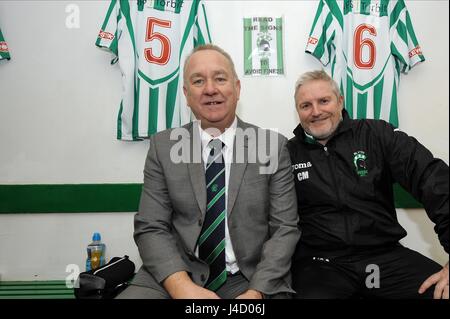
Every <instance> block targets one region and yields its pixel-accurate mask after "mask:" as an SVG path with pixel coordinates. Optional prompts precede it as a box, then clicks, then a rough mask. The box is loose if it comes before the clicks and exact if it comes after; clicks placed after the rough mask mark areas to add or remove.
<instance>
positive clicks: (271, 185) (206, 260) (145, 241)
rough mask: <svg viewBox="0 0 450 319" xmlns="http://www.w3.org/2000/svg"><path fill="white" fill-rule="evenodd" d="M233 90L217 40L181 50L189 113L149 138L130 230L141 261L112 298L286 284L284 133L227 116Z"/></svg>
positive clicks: (292, 198)
mask: <svg viewBox="0 0 450 319" xmlns="http://www.w3.org/2000/svg"><path fill="white" fill-rule="evenodd" d="M240 89H241V87H240V81H239V79H238V77H237V74H236V71H235V68H234V64H233V61H232V60H231V58H230V56H229V55H228V54H227V53H226V52H225V51H223V50H222V49H221V48H219V47H217V46H215V45H211V44H208V45H205V46H200V47H197V48H196V49H195V50H194V51H193V53H192V54H191V55H190V56H189V57H188V58H187V60H186V63H185V67H184V94H185V96H186V99H187V102H188V105H189V107H190V108H191V110H192V112H193V113H194V115H195V116H196V118H197V121H195V122H193V123H190V124H187V125H185V126H184V127H182V128H178V129H170V130H166V131H163V132H160V133H158V134H155V135H153V136H152V137H151V138H150V149H149V152H148V156H147V159H146V163H145V169H144V187H143V191H142V195H141V202H140V207H139V212H138V213H137V214H136V216H135V232H134V238H135V241H136V244H137V246H138V248H139V253H140V256H141V258H142V261H143V266H142V267H141V269H140V270H139V271H138V273H137V274H136V276H135V278H134V280H133V282H132V285H130V287H128V288H127V289H126V290H125V291H124V292H122V293H121V294H120V295H119V296H118V298H187V299H191V298H227V299H231V298H248V299H253V298H254V299H258V298H263V297H267V298H278V297H284V296H289V294H290V293H293V292H294V291H293V290H292V288H291V278H290V265H291V257H292V254H293V252H294V249H295V246H296V244H297V241H298V239H299V237H300V231H299V229H298V214H297V204H296V202H297V201H296V195H295V189H294V181H293V176H292V171H291V162H290V158H289V153H288V151H287V148H286V142H287V140H286V138H285V137H283V136H282V135H280V134H277V133H275V132H272V131H268V130H263V129H261V128H258V127H256V126H254V125H250V124H248V123H245V122H243V121H241V120H240V119H239V118H237V116H236V106H237V102H238V100H239V95H240ZM210 172H213V173H210ZM211 216H214V217H211ZM208 249H209V250H208Z"/></svg>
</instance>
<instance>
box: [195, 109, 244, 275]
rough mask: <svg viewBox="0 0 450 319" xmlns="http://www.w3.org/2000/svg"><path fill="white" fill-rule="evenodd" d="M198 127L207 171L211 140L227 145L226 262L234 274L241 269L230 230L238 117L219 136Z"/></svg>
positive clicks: (224, 151) (224, 152)
mask: <svg viewBox="0 0 450 319" xmlns="http://www.w3.org/2000/svg"><path fill="white" fill-rule="evenodd" d="M198 127H199V130H200V138H201V141H202V159H203V163H204V168H205V171H206V163H207V162H208V156H209V153H210V152H211V147H210V146H209V142H211V140H213V139H219V140H221V141H222V142H223V143H224V145H225V146H224V147H223V148H222V155H223V160H224V162H225V208H226V209H227V214H226V215H225V263H226V270H227V272H231V273H232V274H234V273H236V272H238V271H239V267H238V265H237V261H236V256H235V254H234V251H233V246H232V244H231V239H230V233H229V230H228V183H229V180H230V169H231V162H232V161H233V146H234V137H235V135H236V128H237V118H236V117H235V118H234V121H233V124H231V126H230V127H229V128H227V129H226V130H225V132H223V133H222V134H221V135H219V136H217V137H212V136H211V135H209V134H208V133H207V132H206V131H204V130H203V129H202V128H201V126H200V123H199V125H198ZM195 253H196V255H197V256H198V247H197V248H196V250H195Z"/></svg>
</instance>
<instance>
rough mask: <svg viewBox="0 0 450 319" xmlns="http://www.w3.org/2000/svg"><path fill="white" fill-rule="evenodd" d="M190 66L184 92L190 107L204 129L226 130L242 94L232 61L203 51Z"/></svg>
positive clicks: (191, 58) (190, 61) (218, 54)
mask: <svg viewBox="0 0 450 319" xmlns="http://www.w3.org/2000/svg"><path fill="white" fill-rule="evenodd" d="M187 63H188V64H187V65H186V71H185V74H184V77H185V82H184V86H183V91H184V95H185V96H186V100H187V104H188V106H189V107H190V108H191V110H192V112H193V113H194V115H195V117H196V118H197V119H198V120H200V121H201V126H202V128H203V129H207V128H210V127H213V128H217V129H219V130H220V131H221V132H223V131H225V129H226V128H228V127H230V126H231V124H232V123H233V121H234V118H235V116H236V107H237V102H238V100H239V95H240V92H241V83H240V81H239V80H238V79H237V78H236V76H235V75H234V73H233V70H232V67H231V64H230V62H229V61H228V60H227V58H226V57H225V56H223V55H222V54H221V53H219V52H217V51H215V50H202V51H197V52H195V53H194V54H192V56H191V57H190V58H189V60H188V61H187Z"/></svg>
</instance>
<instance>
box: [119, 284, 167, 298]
mask: <svg viewBox="0 0 450 319" xmlns="http://www.w3.org/2000/svg"><path fill="white" fill-rule="evenodd" d="M115 299H170V296H169V294H168V293H167V292H165V291H164V292H163V291H160V290H156V289H153V288H150V287H143V286H136V285H130V286H128V287H127V288H126V289H125V290H124V291H122V292H121V293H120V294H119V295H118V296H117V297H116V298H115Z"/></svg>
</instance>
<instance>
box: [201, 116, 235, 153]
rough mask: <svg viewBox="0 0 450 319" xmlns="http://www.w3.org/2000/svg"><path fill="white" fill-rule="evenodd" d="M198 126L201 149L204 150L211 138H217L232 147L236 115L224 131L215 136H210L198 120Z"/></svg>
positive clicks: (226, 145)
mask: <svg viewBox="0 0 450 319" xmlns="http://www.w3.org/2000/svg"><path fill="white" fill-rule="evenodd" d="M198 128H199V132H200V138H201V141H202V150H204V149H205V148H206V147H207V146H208V144H209V142H211V141H212V140H213V139H217V138H218V139H219V140H221V141H222V142H223V143H224V144H225V147H227V148H232V146H233V143H234V136H235V135H236V128H237V117H234V121H233V123H232V124H231V125H230V127H229V128H227V129H226V130H225V132H223V133H222V134H220V135H219V136H217V137H212V136H211V135H209V134H208V133H207V132H206V131H205V130H203V129H202V127H201V125H200V122H199V123H198Z"/></svg>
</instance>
